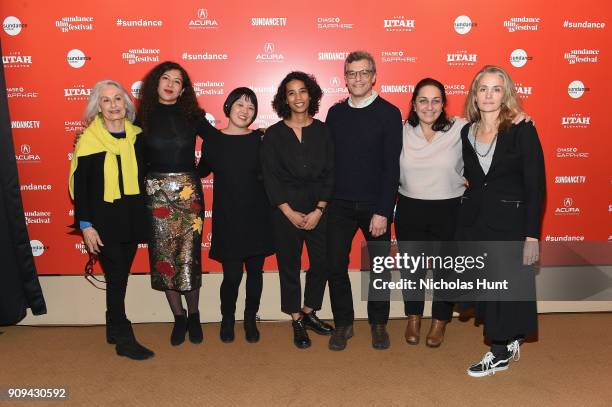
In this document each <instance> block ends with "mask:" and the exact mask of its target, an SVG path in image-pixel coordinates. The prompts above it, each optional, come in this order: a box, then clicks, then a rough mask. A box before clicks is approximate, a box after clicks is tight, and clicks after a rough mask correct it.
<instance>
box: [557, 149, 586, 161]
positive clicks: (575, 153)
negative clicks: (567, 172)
mask: <svg viewBox="0 0 612 407" xmlns="http://www.w3.org/2000/svg"><path fill="white" fill-rule="evenodd" d="M556 153H557V158H589V153H587V152H585V151H580V150H579V149H578V148H577V147H557V151H556Z"/></svg>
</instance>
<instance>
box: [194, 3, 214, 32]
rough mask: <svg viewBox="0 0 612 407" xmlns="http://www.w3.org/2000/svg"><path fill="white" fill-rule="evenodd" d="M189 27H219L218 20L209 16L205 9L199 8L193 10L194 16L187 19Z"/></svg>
mask: <svg viewBox="0 0 612 407" xmlns="http://www.w3.org/2000/svg"><path fill="white" fill-rule="evenodd" d="M189 28H190V29H192V30H203V29H215V28H219V22H218V21H217V20H215V19H214V18H209V15H208V10H207V9H205V8H199V9H197V10H196V12H195V18H193V19H191V20H189Z"/></svg>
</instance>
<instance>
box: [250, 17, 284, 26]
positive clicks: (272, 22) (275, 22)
mask: <svg viewBox="0 0 612 407" xmlns="http://www.w3.org/2000/svg"><path fill="white" fill-rule="evenodd" d="M251 26H253V27H285V26H287V17H251Z"/></svg>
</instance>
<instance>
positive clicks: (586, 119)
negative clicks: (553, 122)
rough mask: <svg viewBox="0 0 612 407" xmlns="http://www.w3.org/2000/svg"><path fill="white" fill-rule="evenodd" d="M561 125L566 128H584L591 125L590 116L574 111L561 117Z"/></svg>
mask: <svg viewBox="0 0 612 407" xmlns="http://www.w3.org/2000/svg"><path fill="white" fill-rule="evenodd" d="M561 125H562V126H563V127H564V128H566V129H586V128H587V127H589V126H590V125H591V117H590V116H584V115H582V114H581V113H574V114H571V115H569V116H565V117H562V118H561Z"/></svg>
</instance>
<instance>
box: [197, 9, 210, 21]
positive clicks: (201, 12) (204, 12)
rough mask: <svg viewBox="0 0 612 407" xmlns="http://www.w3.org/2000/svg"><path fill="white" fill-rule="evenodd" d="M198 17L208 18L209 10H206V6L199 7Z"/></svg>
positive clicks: (201, 18)
mask: <svg viewBox="0 0 612 407" xmlns="http://www.w3.org/2000/svg"><path fill="white" fill-rule="evenodd" d="M198 18H199V19H200V20H205V19H206V18H208V10H206V9H205V8H201V9H198Z"/></svg>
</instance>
